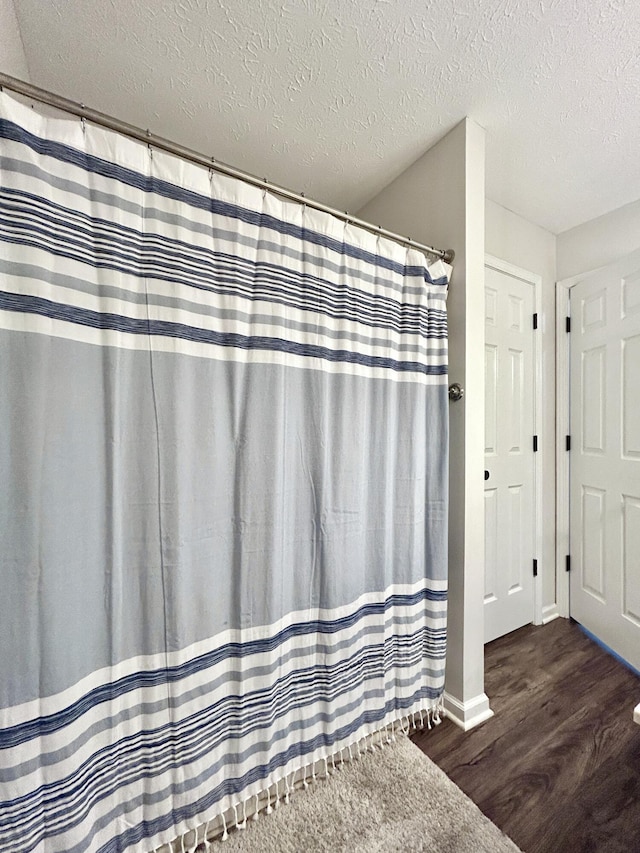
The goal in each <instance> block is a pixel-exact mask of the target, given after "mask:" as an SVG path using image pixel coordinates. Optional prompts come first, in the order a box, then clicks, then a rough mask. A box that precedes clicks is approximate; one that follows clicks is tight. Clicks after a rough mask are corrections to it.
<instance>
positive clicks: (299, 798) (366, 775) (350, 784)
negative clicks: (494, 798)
mask: <svg viewBox="0 0 640 853" xmlns="http://www.w3.org/2000/svg"><path fill="white" fill-rule="evenodd" d="M434 737H437V734H435V735H434ZM210 849H211V850H212V851H214V850H215V851H216V853H218V851H220V853H223V851H224V853H339V851H345V853H346V851H348V853H419V851H430V853H518V847H516V845H515V844H514V843H513V842H512V841H511V840H510V839H509V838H507V836H506V835H503V833H502V832H501V831H500V830H499V829H498V827H497V826H495V825H494V824H493V823H491V821H490V820H489V819H488V818H486V817H485V816H484V815H483V814H482V812H481V811H480V809H479V808H478V807H477V806H476V805H475V804H474V803H472V802H471V800H470V799H469V798H468V797H467V796H466V795H465V794H463V792H462V791H461V790H460V788H458V787H457V785H454V783H453V782H452V781H451V780H450V779H449V778H448V777H447V776H446V775H445V774H444V773H443V772H442V771H441V770H440V769H439V768H438V767H436V765H435V764H434V763H433V762H432V761H430V760H429V759H428V758H427V757H426V756H425V755H424V754H423V753H422V752H421V751H420V750H419V749H418V747H417V746H415V745H414V744H413V743H411V741H410V740H409V739H408V738H406V737H399V738H398V739H397V741H396V742H395V743H394V744H392V745H389V746H385V748H384V749H383V750H380V749H376V751H375V753H367V754H366V755H363V756H362V758H360V759H359V760H357V761H354V762H353V763H351V764H345V765H343V766H342V768H341V769H340V770H338V771H336V773H335V775H333V776H331V777H330V778H329V779H322V780H318V781H316V782H314V783H312V784H311V785H310V786H309V787H308V788H307V789H306V790H301V791H297V792H296V793H295V794H294V795H293V796H292V797H291V802H290V803H289V804H288V805H284V804H282V805H280V806H279V808H278V809H276V810H274V811H273V813H272V814H270V815H264V814H263V815H261V816H260V818H259V819H258V820H257V821H252V820H249V821H247V828H246V829H244V830H241V831H240V830H233V831H231V832H230V833H229V837H228V839H227V840H226V841H225V842H220V841H217V842H213V843H212V845H211V848H210Z"/></svg>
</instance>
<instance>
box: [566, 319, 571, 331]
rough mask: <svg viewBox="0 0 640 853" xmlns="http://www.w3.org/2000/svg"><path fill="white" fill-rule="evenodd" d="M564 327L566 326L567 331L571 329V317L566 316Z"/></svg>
mask: <svg viewBox="0 0 640 853" xmlns="http://www.w3.org/2000/svg"><path fill="white" fill-rule="evenodd" d="M564 328H565V331H567V332H570V331H571V317H566V318H565V323H564Z"/></svg>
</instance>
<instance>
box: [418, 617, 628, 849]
mask: <svg viewBox="0 0 640 853" xmlns="http://www.w3.org/2000/svg"><path fill="white" fill-rule="evenodd" d="M485 683H486V691H487V694H488V696H489V698H490V701H491V705H492V708H493V710H494V711H495V716H494V717H493V718H492V719H491V720H488V721H487V722H486V723H484V724H483V725H481V726H479V727H477V728H476V729H474V730H472V731H471V732H467V733H465V732H463V731H462V730H461V729H459V728H458V727H457V726H455V725H454V724H453V723H451V721H449V720H445V721H444V722H443V723H442V725H441V726H440V727H439V728H438V729H437V730H436V731H432V732H425V733H424V734H418V735H416V736H414V741H415V743H416V744H417V745H418V746H419V747H420V748H421V749H422V750H423V751H424V752H425V753H426V754H427V755H429V757H430V758H431V759H432V760H433V761H435V762H436V764H438V765H439V766H440V767H441V768H442V769H443V770H444V771H445V773H447V774H448V775H449V776H450V778H451V779H453V781H454V782H456V784H457V785H459V786H460V787H461V788H462V790H463V791H465V793H467V794H468V795H469V796H470V797H471V799H473V800H474V801H475V802H476V803H477V804H478V805H479V807H480V808H481V809H482V810H483V811H484V813H485V814H486V815H487V816H488V817H489V818H491V820H493V821H494V823H496V824H497V825H498V826H499V827H500V828H501V829H502V830H503V831H504V832H506V833H507V834H508V835H510V836H511V837H512V838H513V840H514V841H515V842H516V844H518V845H519V846H520V847H521V849H522V850H523V851H525V853H560V851H563V853H565V851H570V853H590V851H598V853H599V851H605V853H632V851H633V853H637V851H640V726H638V725H636V724H634V723H633V720H632V712H633V708H634V706H635V705H636V704H637V702H638V701H640V678H638V677H637V676H636V675H635V674H634V673H633V672H631V671H630V670H628V669H627V668H626V667H624V666H623V665H622V664H620V663H619V662H618V661H616V660H615V659H614V658H612V657H611V656H610V655H609V654H607V653H606V652H605V651H604V650H603V649H601V648H600V647H599V646H597V645H596V644H595V643H593V642H592V640H590V639H589V638H588V637H587V636H586V635H585V634H584V633H583V632H582V631H581V630H580V628H579V626H577V625H576V624H575V623H573V622H570V621H568V620H564V619H558V620H555V621H554V622H552V623H550V624H549V625H547V626H541V627H534V626H528V627H526V628H523V629H521V630H520V631H516V632H514V633H513V634H510V635H508V636H507V637H502V638H500V639H499V640H496V641H495V642H493V643H491V644H489V645H488V646H487V647H486V650H485Z"/></svg>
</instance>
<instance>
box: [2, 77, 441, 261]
mask: <svg viewBox="0 0 640 853" xmlns="http://www.w3.org/2000/svg"><path fill="white" fill-rule="evenodd" d="M3 89H9V90H10V91H12V92H16V93H17V94H19V95H24V96H25V97H27V98H33V100H35V101H39V102H40V103H43V104H47V105H48V106H51V107H55V108H56V109H59V110H63V111H64V112H67V113H71V115H75V116H78V117H79V118H81V119H86V120H87V121H91V122H93V123H94V124H97V125H100V126H101V127H105V128H107V129H109V130H114V131H116V132H117V133H121V134H123V135H124V136H129V137H131V138H132V139H137V140H138V141H140V142H144V143H146V144H147V145H151V146H152V147H154V148H159V149H162V150H163V151H167V152H169V154H176V155H177V156H178V157H182V158H183V159H184V160H190V161H191V162H192V163H197V164H198V165H200V166H206V167H207V168H209V169H213V170H214V171H216V172H220V173H222V174H223V175H230V176H231V177H233V178H238V179H240V180H241V181H245V182H246V183H248V184H252V185H253V186H256V187H262V188H263V189H267V190H269V192H272V193H274V194H275V195H279V196H281V197H282V198H286V199H288V200H289V201H294V202H297V203H298V204H306V205H307V207H311V208H313V209H314V210H320V211H322V212H323V213H329V214H331V216H335V217H336V218H338V219H341V220H342V221H343V222H348V223H351V224H353V225H358V226H360V227H361V228H364V229H365V230H366V231H370V232H371V233H373V234H380V235H381V236H382V237H387V238H388V239H390V240H394V241H395V242H397V243H400V244H402V245H404V246H410V247H412V248H414V249H419V250H420V251H422V252H425V253H426V254H429V255H434V256H435V257H437V258H441V259H442V260H443V261H445V262H446V263H449V264H450V263H452V262H453V259H454V257H455V252H454V250H453V249H434V248H433V247H431V246H426V245H424V244H423V243H418V242H417V241H416V240H412V239H411V238H410V237H402V236H401V235H400V234H395V233H394V232H393V231H387V230H386V228H381V227H380V226H377V225H372V224H371V223H370V222H365V221H364V220H363V219H358V217H357V216H351V215H350V214H349V213H348V212H346V211H341V210H336V209H335V208H333V207H329V206H328V205H326V204H322V203H321V202H319V201H313V200H312V199H310V198H307V197H306V196H305V195H303V194H302V193H295V192H293V191H292V190H288V189H286V187H280V186H278V185H277V184H272V183H271V182H270V181H267V179H266V178H264V179H261V178H258V177H256V176H255V175H251V174H250V173H249V172H243V171H242V170H241V169H236V168H234V167H233V166H228V165H227V164H226V163H220V162H218V161H217V160H215V159H214V158H213V157H206V156H205V155H204V154H200V153H198V152H197V151H193V150H192V149H190V148H186V147H185V146H184V145H180V144H179V143H177V142H172V141H171V140H169V139H164V138H163V137H161V136H156V135H155V134H153V133H151V132H150V131H148V130H142V128H139V127H135V126H134V125H132V124H128V123H127V122H124V121H120V120H119V119H117V118H114V117H113V116H110V115H107V114H106V113H101V112H99V111H98V110H92V109H90V108H89V107H86V106H85V105H84V104H78V103H76V102H75V101H70V100H68V99H67V98H63V97H62V96H60V95H56V94H54V93H53V92H48V91H47V90H46V89H40V88H38V87H37V86H33V85H32V84H31V83H25V82H24V81H23V80H19V79H18V78H17V77H11V76H10V75H8V74H3V73H2V72H0V91H2V90H3Z"/></svg>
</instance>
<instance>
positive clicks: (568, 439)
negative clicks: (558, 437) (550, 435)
mask: <svg viewBox="0 0 640 853" xmlns="http://www.w3.org/2000/svg"><path fill="white" fill-rule="evenodd" d="M564 446H565V450H571V436H570V435H565V437H564Z"/></svg>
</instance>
